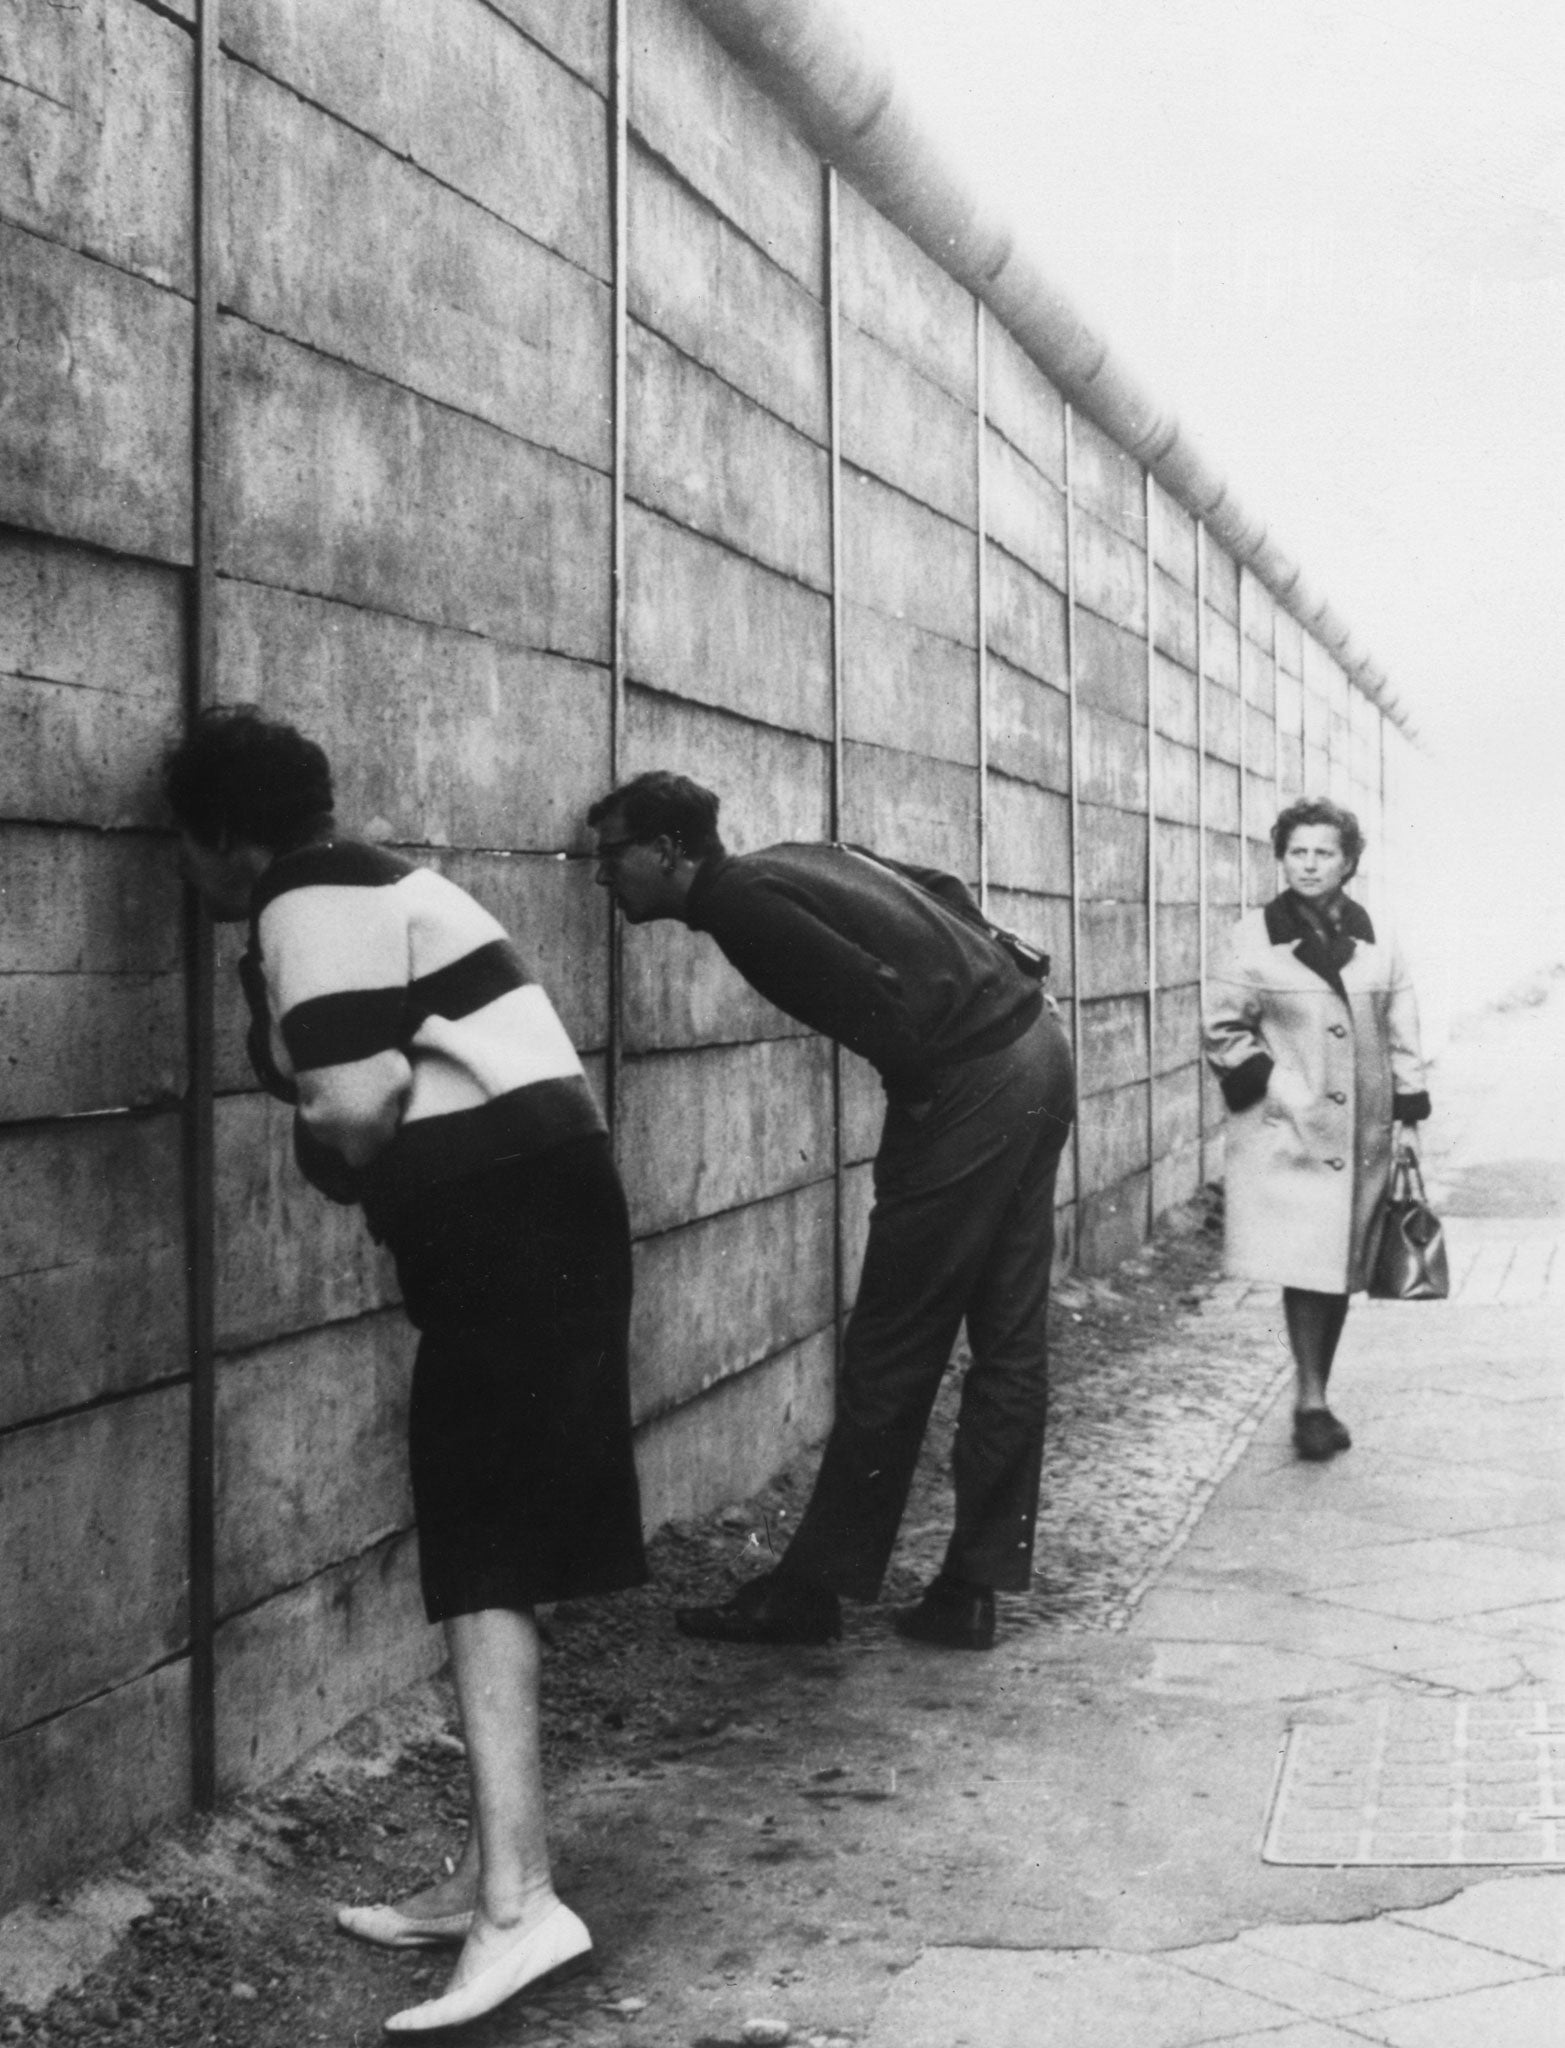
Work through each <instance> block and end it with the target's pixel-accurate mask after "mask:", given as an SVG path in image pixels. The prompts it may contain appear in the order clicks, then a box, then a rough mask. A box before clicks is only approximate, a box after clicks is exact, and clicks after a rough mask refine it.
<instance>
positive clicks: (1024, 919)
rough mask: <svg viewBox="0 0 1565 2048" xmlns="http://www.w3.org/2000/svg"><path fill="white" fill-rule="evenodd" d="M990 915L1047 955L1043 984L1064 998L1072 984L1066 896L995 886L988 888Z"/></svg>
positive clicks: (1068, 907) (1068, 916) (1068, 908)
mask: <svg viewBox="0 0 1565 2048" xmlns="http://www.w3.org/2000/svg"><path fill="white" fill-rule="evenodd" d="M989 915H990V916H991V917H992V918H993V919H994V921H995V923H996V924H1003V925H1004V926H1005V927H1006V928H1007V930H1009V931H1013V932H1016V933H1017V934H1018V935H1019V936H1020V937H1022V938H1024V939H1025V940H1026V941H1027V943H1028V944H1029V945H1030V946H1036V947H1037V948H1038V949H1039V951H1040V952H1043V953H1047V954H1048V956H1049V963H1050V964H1049V979H1048V981H1047V983H1046V984H1045V986H1046V987H1047V988H1048V989H1049V991H1050V992H1051V993H1052V994H1053V995H1054V996H1056V997H1057V998H1060V999H1061V1000H1064V999H1067V998H1068V997H1069V995H1070V987H1071V917H1070V898H1069V897H1068V896H1034V895H1030V894H1028V893H1027V892H1025V891H1023V890H1020V889H1006V888H1001V887H998V886H994V887H991V888H990V891H989Z"/></svg>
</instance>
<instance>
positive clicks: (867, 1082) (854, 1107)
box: [841, 1051, 886, 1165]
mask: <svg viewBox="0 0 1565 2048" xmlns="http://www.w3.org/2000/svg"><path fill="white" fill-rule="evenodd" d="M841 1105H842V1156H843V1158H844V1160H846V1161H848V1162H850V1163H852V1164H854V1165H858V1164H860V1163H862V1162H863V1161H865V1160H870V1159H873V1158H874V1156H875V1154H876V1153H877V1152H878V1151H879V1150H880V1133H881V1126H882V1125H883V1124H884V1123H885V1120H886V1091H885V1088H884V1087H883V1086H882V1084H881V1079H880V1076H879V1074H877V1073H876V1072H875V1069H874V1068H873V1067H872V1066H871V1065H870V1063H869V1061H868V1060H863V1059H860V1058H859V1057H858V1055H857V1054H856V1053H851V1052H847V1051H844V1052H843V1054H842V1095H841Z"/></svg>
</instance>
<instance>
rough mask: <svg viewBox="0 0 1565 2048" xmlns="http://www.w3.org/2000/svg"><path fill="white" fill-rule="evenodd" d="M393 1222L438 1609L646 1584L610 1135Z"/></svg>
mask: <svg viewBox="0 0 1565 2048" xmlns="http://www.w3.org/2000/svg"><path fill="white" fill-rule="evenodd" d="M386 1237H387V1242H388V1243H389V1245H390V1247H391V1250H392V1252H393V1254H394V1256H395V1258H396V1262H397V1274H398V1277H399V1279H400V1281H401V1283H402V1293H403V1301H404V1303H405V1305H406V1308H407V1312H408V1315H409V1317H410V1318H411V1320H412V1321H413V1323H414V1324H416V1326H417V1327H418V1329H419V1331H420V1333H421V1338H420V1343H419V1347H418V1357H417V1361H416V1363H415V1365H414V1369H413V1401H412V1412H411V1415H410V1418H409V1430H408V1435H409V1452H410V1458H411V1464H412V1474H413V1507H414V1512H415V1514H416V1516H417V1520H418V1538H419V1557H420V1565H421V1571H422V1577H423V1590H424V1606H425V1610H426V1612H427V1613H428V1615H429V1618H430V1620H431V1621H446V1620H449V1618H450V1617H451V1616H452V1615H455V1614H474V1613H477V1612H478V1611H479V1610H481V1609H483V1608H487V1607H509V1608H517V1609H522V1608H528V1607H532V1606H535V1605H536V1604H537V1603H538V1602H539V1601H544V1600H566V1599H575V1598H579V1597H581V1596H583V1595H586V1594H590V1593H611V1592H615V1591H618V1590H619V1589H620V1588H622V1587H626V1586H639V1585H641V1584H643V1583H644V1582H645V1580H646V1577H647V1566H646V1558H645V1555H644V1554H643V1550H642V1542H641V1504H640V1498H639V1494H638V1491H637V1486H636V1468H635V1464H634V1462H633V1460H632V1457H631V1438H630V1389H629V1369H628V1361H627V1355H626V1349H627V1335H628V1329H629V1322H630V1233H629V1227H628V1224H627V1220H626V1215H625V1197H624V1194H623V1192H622V1190H621V1188H620V1183H619V1176H618V1174H617V1173H616V1172H615V1169H614V1162H613V1159H612V1157H611V1155H610V1152H609V1145H608V1140H607V1139H606V1138H603V1137H593V1138H582V1139H573V1140H571V1141H570V1142H569V1143H567V1144H563V1145H558V1146H555V1147H554V1148H552V1149H551V1150H550V1151H548V1152H545V1153H543V1154H542V1155H540V1156H539V1157H537V1158H534V1159H528V1160H523V1161H517V1162H509V1163H507V1164H505V1165H503V1166H498V1167H494V1168H491V1169H489V1170H487V1171H485V1172H483V1173H478V1174H472V1175H469V1176H468V1177H466V1178H464V1179H462V1180H458V1181H452V1182H449V1183H447V1184H445V1185H443V1186H439V1187H435V1188H432V1189H431V1190H430V1191H429V1193H428V1195H427V1196H426V1197H425V1199H424V1201H423V1202H422V1203H421V1204H420V1206H419V1208H418V1211H417V1212H416V1213H412V1212H405V1213H404V1214H403V1215H401V1216H399V1217H398V1218H396V1219H395V1221H394V1222H393V1223H392V1224H391V1226H390V1227H389V1228H388V1229H387V1232H386Z"/></svg>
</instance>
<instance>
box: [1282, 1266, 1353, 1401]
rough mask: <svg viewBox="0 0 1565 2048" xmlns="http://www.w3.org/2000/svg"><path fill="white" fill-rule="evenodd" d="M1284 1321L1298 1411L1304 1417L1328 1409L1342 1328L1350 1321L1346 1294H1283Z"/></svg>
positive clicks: (1296, 1290) (1303, 1290)
mask: <svg viewBox="0 0 1565 2048" xmlns="http://www.w3.org/2000/svg"><path fill="white" fill-rule="evenodd" d="M1282 1312H1283V1318H1284V1320H1285V1321H1286V1323H1287V1325H1288V1344H1289V1347H1290V1349H1291V1350H1292V1352H1293V1369H1294V1375H1295V1382H1296V1385H1295V1395H1294V1407H1295V1408H1296V1409H1297V1410H1298V1411H1299V1412H1300V1413H1304V1412H1306V1411H1308V1410H1309V1409H1311V1408H1324V1407H1325V1405H1326V1382H1327V1380H1328V1379H1329V1378H1330V1377H1331V1364H1332V1360H1333V1359H1334V1358H1335V1357H1336V1355H1337V1343H1338V1340H1339V1339H1340V1337H1341V1336H1342V1326H1343V1324H1344V1323H1345V1322H1346V1321H1347V1319H1348V1297H1347V1296H1346V1295H1345V1294H1317V1293H1315V1292H1314V1290H1313V1289H1311V1288H1308V1287H1285V1288H1284V1289H1283V1290H1282Z"/></svg>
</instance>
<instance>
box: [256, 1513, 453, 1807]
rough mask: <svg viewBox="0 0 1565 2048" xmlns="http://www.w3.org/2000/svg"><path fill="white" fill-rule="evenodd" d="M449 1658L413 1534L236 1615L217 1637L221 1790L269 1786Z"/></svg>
mask: <svg viewBox="0 0 1565 2048" xmlns="http://www.w3.org/2000/svg"><path fill="white" fill-rule="evenodd" d="M445 1654H446V1652H445V1638H444V1637H443V1635H442V1634H441V1632H440V1631H439V1630H438V1629H434V1628H431V1627H430V1626H429V1625H428V1623H427V1622H426V1621H425V1619H424V1607H423V1602H422V1600H421V1598H420V1595H419V1588H418V1552H417V1545H416V1542H415V1539H414V1538H413V1536H412V1535H411V1534H407V1535H403V1536H393V1537H392V1538H390V1539H389V1541H387V1542H386V1543H383V1544H380V1545H378V1546H377V1547H376V1548H375V1549H374V1550H371V1551H368V1552H366V1554H365V1555H364V1556H362V1557H354V1558H349V1559H348V1561H347V1562H346V1563H345V1564H340V1565H337V1566H335V1567H334V1568H333V1569H331V1570H330V1571H326V1572H322V1573H321V1574H320V1575H319V1576H318V1577H317V1578H313V1579H311V1580H309V1581H308V1582H307V1583H306V1584H304V1585H302V1586H295V1587H293V1588H291V1589H290V1590H289V1591H288V1592H286V1593H280V1594H279V1595H278V1596H277V1598H276V1599H274V1600H268V1601H267V1602H266V1604H265V1605H264V1606H262V1607H253V1608H251V1609H250V1610H249V1612H248V1613H245V1614H238V1615H235V1616H234V1617H233V1619H232V1620H230V1621H226V1622H224V1623H223V1625H222V1627H221V1628H220V1629H219V1630H218V1632H217V1734H218V1743H217V1780H218V1789H219V1790H220V1791H221V1792H224V1793H233V1792H239V1791H242V1790H244V1788H245V1787H246V1786H249V1785H262V1784H265V1782H266V1780H267V1779H268V1778H273V1777H275V1776H276V1775H277V1773H278V1772H279V1771H281V1770H284V1769H286V1767H287V1766H288V1765H289V1764H291V1763H292V1762H293V1761H294V1759H295V1758H296V1757H300V1756H302V1755H303V1754H304V1752H305V1751H306V1750H307V1749H313V1748H314V1747H315V1745H316V1744H317V1743H319V1742H324V1741H325V1740H326V1738H327V1736H328V1735H334V1734H335V1733H336V1731H337V1730H338V1729H339V1728H342V1727H344V1726H346V1724H347V1723H348V1722H349V1721H351V1720H353V1719H354V1718H355V1717H356V1716H357V1715H359V1714H363V1713H366V1712H367V1711H368V1710H369V1709H370V1708H371V1707H376V1706H380V1705H381V1704H382V1703H383V1702H384V1701H386V1700H388V1699H391V1698H392V1697H393V1696H394V1695H395V1694H397V1693H399V1692H401V1691H403V1690H404V1689H405V1688H406V1687H407V1686H410V1685H412V1684H414V1683H416V1681H417V1680H419V1679H421V1678H428V1677H430V1676H432V1675H433V1673H434V1672H436V1671H438V1670H439V1668H440V1666H441V1664H442V1663H443V1662H444V1661H445Z"/></svg>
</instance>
